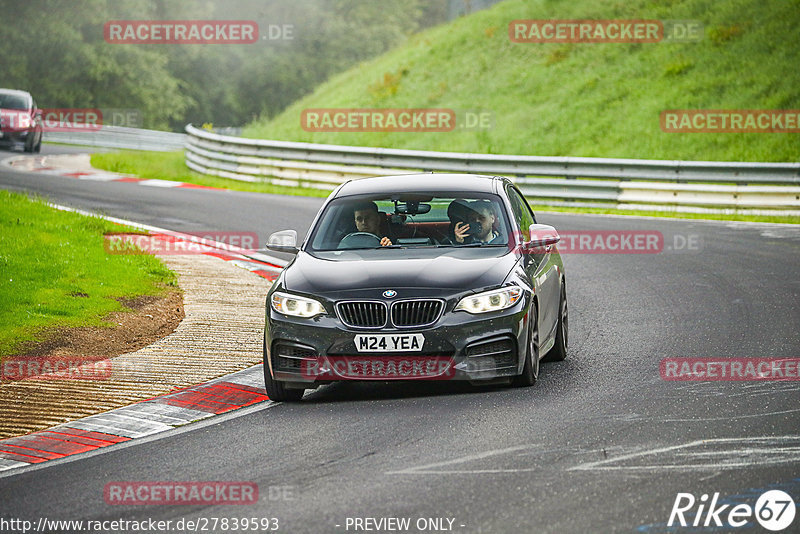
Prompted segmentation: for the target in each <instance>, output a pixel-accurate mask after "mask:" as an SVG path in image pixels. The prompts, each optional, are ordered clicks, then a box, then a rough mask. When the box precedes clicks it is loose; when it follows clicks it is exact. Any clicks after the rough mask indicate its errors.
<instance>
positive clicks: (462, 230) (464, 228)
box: [453, 222, 469, 243]
mask: <svg viewBox="0 0 800 534" xmlns="http://www.w3.org/2000/svg"><path fill="white" fill-rule="evenodd" d="M468 232H469V225H468V224H467V223H464V222H459V223H456V226H455V228H453V233H454V234H455V236H456V241H457V242H459V243H463V242H464V238H465V237H467V234H468Z"/></svg>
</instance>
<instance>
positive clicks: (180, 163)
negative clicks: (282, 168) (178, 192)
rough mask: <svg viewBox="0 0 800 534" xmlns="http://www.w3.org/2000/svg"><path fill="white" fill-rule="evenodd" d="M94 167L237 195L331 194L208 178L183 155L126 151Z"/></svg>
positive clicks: (98, 158)
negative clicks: (200, 186) (251, 193)
mask: <svg viewBox="0 0 800 534" xmlns="http://www.w3.org/2000/svg"><path fill="white" fill-rule="evenodd" d="M91 162H92V166H93V167H95V168H97V169H104V170H107V171H111V172H118V173H122V174H131V175H133V176H137V177H139V178H146V179H159V180H171V181H175V182H186V183H190V184H197V185H204V186H208V187H220V188H223V189H231V190H234V191H252V192H256V193H273V194H278V195H299V196H306V197H326V196H328V194H329V193H330V191H323V190H320V189H312V188H303V187H286V186H280V185H272V184H266V183H253V182H242V181H239V180H230V179H228V178H218V177H216V176H205V175H203V174H200V173H197V172H194V171H193V170H191V169H190V168H189V167H187V166H186V163H185V159H184V155H183V151H182V150H179V151H176V152H144V151H138V150H126V151H121V152H105V153H102V154H92V158H91Z"/></svg>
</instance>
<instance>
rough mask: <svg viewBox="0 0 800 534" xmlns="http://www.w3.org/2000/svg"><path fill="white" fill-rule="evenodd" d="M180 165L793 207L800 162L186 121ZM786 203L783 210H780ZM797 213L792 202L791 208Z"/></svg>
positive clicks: (648, 200)
mask: <svg viewBox="0 0 800 534" xmlns="http://www.w3.org/2000/svg"><path fill="white" fill-rule="evenodd" d="M186 132H187V134H188V136H187V144H186V165H187V166H189V167H190V168H191V169H193V170H195V171H197V172H200V173H203V174H209V175H214V176H221V177H225V178H231V179H235V180H244V181H250V182H256V181H266V182H271V183H274V184H280V185H289V186H302V187H312V188H321V189H333V188H334V187H335V186H336V185H338V184H340V183H342V182H344V181H346V180H350V179H357V178H363V177H367V176H378V175H386V174H405V173H409V172H420V171H423V172H425V171H449V172H465V173H474V174H492V175H504V176H509V177H511V178H512V180H514V181H515V183H516V184H517V185H518V186H519V187H520V189H521V190H522V192H523V193H524V194H525V195H526V196H527V197H529V198H530V199H531V200H532V201H533V202H535V203H536V204H548V205H581V206H603V207H607V206H609V205H613V206H615V207H621V208H625V207H629V206H631V205H636V206H637V209H642V205H646V208H649V209H672V210H676V209H677V210H683V211H686V210H698V211H702V210H708V209H709V208H711V209H719V208H723V209H727V210H731V209H735V210H747V209H753V208H759V209H767V210H784V212H782V213H792V214H793V213H795V211H792V210H800V163H752V162H704V161H662V160H635V159H610V158H573V157H540V156H513V155H496V154H467V153H457V152H430V151H421V150H397V149H386V148H370V147H351V146H338V145H322V144H314V143H294V142H287V141H267V140H259V139H245V138H241V137H230V136H224V135H219V134H215V133H212V132H209V131H206V130H201V129H198V128H195V127H194V126H192V125H191V124H190V125H188V126H187V127H186ZM785 210H790V211H785ZM797 213H798V214H800V211H797Z"/></svg>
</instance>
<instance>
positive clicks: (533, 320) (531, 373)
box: [511, 303, 539, 387]
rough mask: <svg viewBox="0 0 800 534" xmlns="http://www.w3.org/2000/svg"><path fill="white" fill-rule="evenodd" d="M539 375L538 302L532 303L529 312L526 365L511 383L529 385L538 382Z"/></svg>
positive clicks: (522, 385)
mask: <svg viewBox="0 0 800 534" xmlns="http://www.w3.org/2000/svg"><path fill="white" fill-rule="evenodd" d="M538 377H539V321H538V317H537V314H536V304H535V303H534V304H532V305H531V311H530V313H528V346H527V348H526V351H525V365H524V366H523V367H522V374H521V375H518V376H515V377H514V379H513V380H512V381H511V384H512V385H513V386H516V387H528V386H532V385H533V384H535V383H536V379H537V378H538Z"/></svg>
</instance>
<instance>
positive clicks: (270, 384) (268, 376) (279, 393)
mask: <svg viewBox="0 0 800 534" xmlns="http://www.w3.org/2000/svg"><path fill="white" fill-rule="evenodd" d="M264 387H265V388H266V390H267V397H269V399H270V400H272V401H275V402H297V401H299V400H300V399H302V398H303V393H305V391H306V390H304V389H294V388H287V387H286V386H284V384H283V382H281V381H280V380H275V379H274V378H272V373H271V372H270V368H269V363H268V360H267V341H266V340H264Z"/></svg>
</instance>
